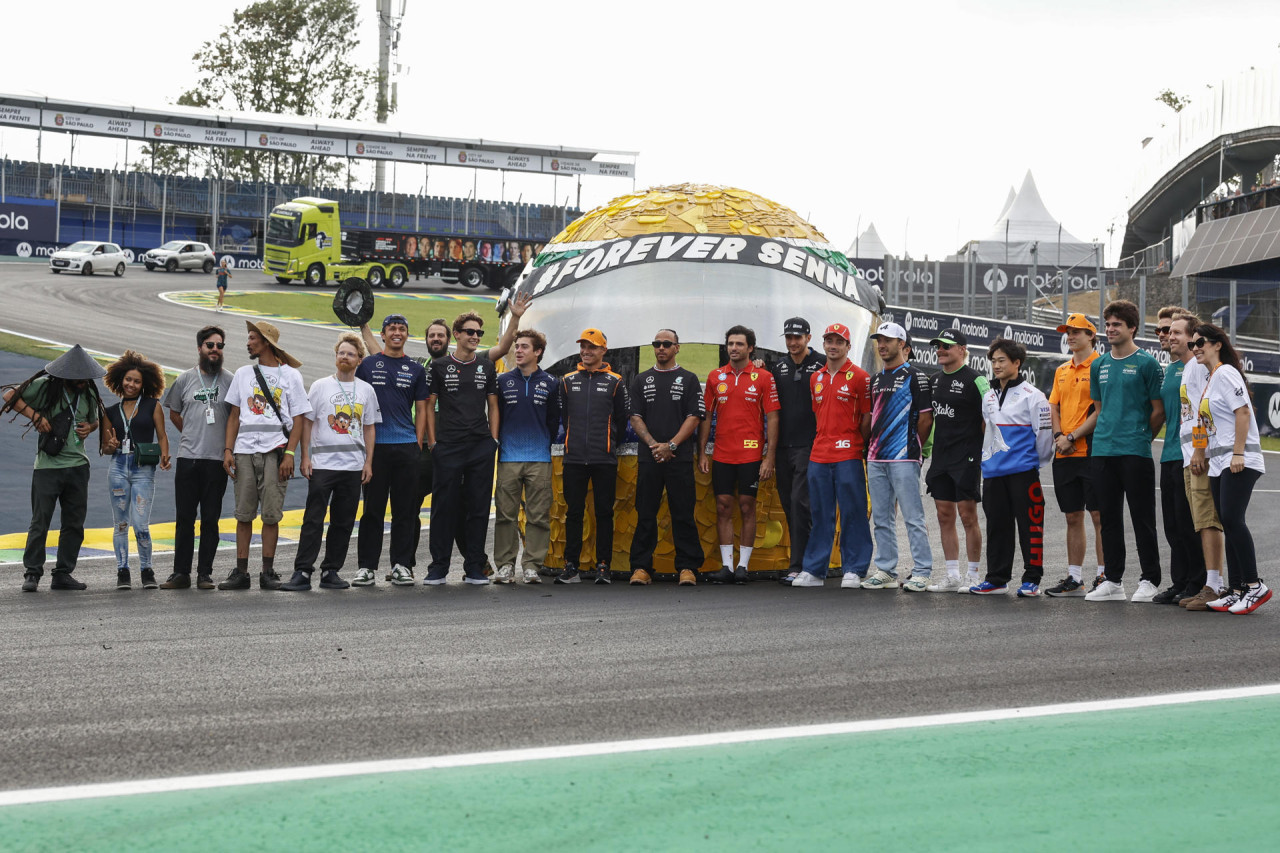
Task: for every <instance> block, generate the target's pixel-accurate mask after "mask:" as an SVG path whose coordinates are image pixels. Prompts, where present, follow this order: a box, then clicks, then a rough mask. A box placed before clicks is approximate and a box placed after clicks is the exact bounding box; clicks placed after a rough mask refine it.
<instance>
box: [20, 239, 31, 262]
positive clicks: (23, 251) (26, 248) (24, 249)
mask: <svg viewBox="0 0 1280 853" xmlns="http://www.w3.org/2000/svg"><path fill="white" fill-rule="evenodd" d="M17 252H18V257H20V258H29V257H31V244H30V243H19V244H18V248H17Z"/></svg>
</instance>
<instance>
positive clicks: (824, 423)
mask: <svg viewBox="0 0 1280 853" xmlns="http://www.w3.org/2000/svg"><path fill="white" fill-rule="evenodd" d="M809 391H810V396H812V398H813V414H814V416H815V417H816V418H817V421H818V434H817V436H815V437H814V439H813V450H812V451H811V452H810V453H809V460H810V461H812V462H844V461H845V460H847V459H861V458H862V456H863V444H862V429H861V426H862V416H863V415H869V414H871V377H870V376H869V375H868V374H867V372H866V371H865V370H863V369H862V368H861V367H858V366H857V365H855V364H854V363H853V362H851V361H849V360H848V359H845V362H844V364H843V365H841V366H840V369H839V370H836V371H835V372H834V373H833V372H832V371H831V368H830V367H828V366H824V367H823V368H822V369H821V370H819V371H818V372H817V373H815V374H813V376H811V377H809Z"/></svg>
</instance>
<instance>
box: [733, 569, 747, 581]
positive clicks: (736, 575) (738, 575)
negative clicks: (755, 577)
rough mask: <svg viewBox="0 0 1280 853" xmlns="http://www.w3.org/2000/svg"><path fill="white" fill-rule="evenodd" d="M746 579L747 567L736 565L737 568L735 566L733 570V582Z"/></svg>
mask: <svg viewBox="0 0 1280 853" xmlns="http://www.w3.org/2000/svg"><path fill="white" fill-rule="evenodd" d="M748 580H749V578H748V577H747V567H746V566H738V568H736V569H734V570H733V582H734V583H746V582H747V581H748Z"/></svg>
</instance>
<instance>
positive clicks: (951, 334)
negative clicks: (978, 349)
mask: <svg viewBox="0 0 1280 853" xmlns="http://www.w3.org/2000/svg"><path fill="white" fill-rule="evenodd" d="M938 344H951V345H952V346H959V347H967V346H968V345H969V339H968V338H966V337H965V336H964V332H962V331H960V330H959V329H945V330H944V331H941V332H938V334H937V335H936V336H935V337H934V339H933V340H931V341H929V346H937V345H938Z"/></svg>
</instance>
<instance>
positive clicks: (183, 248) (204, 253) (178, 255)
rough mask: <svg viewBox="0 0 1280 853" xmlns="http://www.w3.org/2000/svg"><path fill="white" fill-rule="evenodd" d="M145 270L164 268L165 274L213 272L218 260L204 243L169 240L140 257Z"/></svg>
mask: <svg viewBox="0 0 1280 853" xmlns="http://www.w3.org/2000/svg"><path fill="white" fill-rule="evenodd" d="M142 262H143V263H144V264H146V266H147V269H149V270H153V269H155V268H156V267H164V270H165V272H173V271H175V270H204V271H205V272H206V273H210V272H213V268H214V267H215V266H217V264H218V259H217V258H216V257H214V254H213V249H210V248H209V247H208V246H207V245H205V244H204V243H193V242H191V241H190V240H170V241H169V242H168V243H165V244H164V245H163V246H161V247H160V248H158V249H152V250H151V251H149V252H147V253H146V254H145V255H143V256H142Z"/></svg>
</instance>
